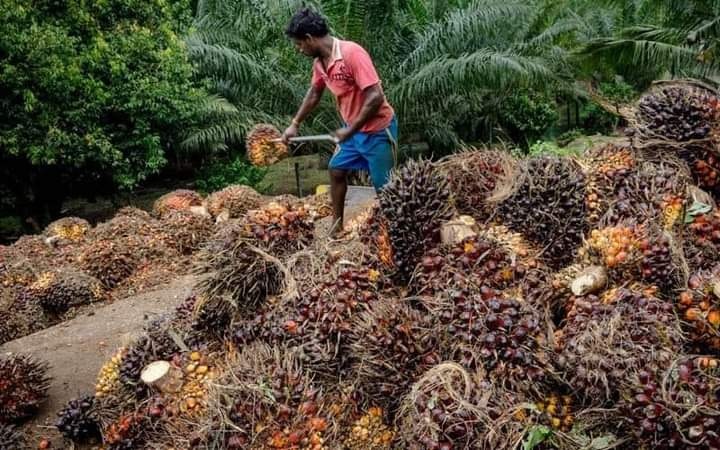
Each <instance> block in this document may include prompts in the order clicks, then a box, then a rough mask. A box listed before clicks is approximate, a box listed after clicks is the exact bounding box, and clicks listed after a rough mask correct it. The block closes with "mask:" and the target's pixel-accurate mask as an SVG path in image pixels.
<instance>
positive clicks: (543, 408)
mask: <svg viewBox="0 0 720 450" xmlns="http://www.w3.org/2000/svg"><path fill="white" fill-rule="evenodd" d="M572 406H573V400H572V397H571V396H569V395H558V394H551V395H549V396H547V397H545V398H543V399H542V400H539V401H536V402H535V413H536V415H537V416H538V417H537V418H535V419H536V420H537V422H538V423H540V424H542V425H545V426H548V427H551V428H553V429H555V430H559V431H562V432H564V433H569V432H570V431H571V430H572V427H573V424H574V423H575V416H574V415H573V408H572Z"/></svg>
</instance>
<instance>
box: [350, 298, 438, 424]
mask: <svg viewBox="0 0 720 450" xmlns="http://www.w3.org/2000/svg"><path fill="white" fill-rule="evenodd" d="M349 341H350V354H351V359H352V360H353V372H354V374H355V380H356V381H357V385H358V386H360V389H362V390H363V394H364V398H366V399H367V400H369V401H370V402H371V403H372V404H374V405H380V406H383V407H385V408H386V409H387V410H388V411H393V410H394V409H395V408H396V407H397V403H396V402H399V400H400V396H401V395H403V394H404V393H405V392H406V391H407V389H408V388H409V386H410V385H411V384H412V383H413V382H414V381H415V379H416V378H417V376H419V375H420V374H422V373H423V372H425V371H426V370H427V369H429V368H430V367H432V366H433V365H435V364H437V363H439V362H440V355H439V354H438V342H437V338H436V336H435V330H434V320H433V319H432V318H431V316H430V315H428V314H427V312H426V311H425V312H421V311H419V310H416V309H413V308H412V307H411V306H410V304H409V303H408V302H406V301H403V300H399V299H397V298H388V299H384V300H380V301H377V302H374V303H373V304H371V305H369V306H368V309H367V310H366V311H363V312H361V313H360V314H359V315H358V316H356V317H355V319H354V320H353V324H352V327H351V329H350V338H349Z"/></svg>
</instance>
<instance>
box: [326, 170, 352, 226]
mask: <svg viewBox="0 0 720 450" xmlns="http://www.w3.org/2000/svg"><path fill="white" fill-rule="evenodd" d="M347 175H348V171H347V170H342V169H333V168H331V169H330V198H331V200H332V205H333V224H332V227H331V228H330V234H331V235H333V234H336V233H338V232H339V231H342V229H343V217H344V216H345V195H347V187H348V184H347Z"/></svg>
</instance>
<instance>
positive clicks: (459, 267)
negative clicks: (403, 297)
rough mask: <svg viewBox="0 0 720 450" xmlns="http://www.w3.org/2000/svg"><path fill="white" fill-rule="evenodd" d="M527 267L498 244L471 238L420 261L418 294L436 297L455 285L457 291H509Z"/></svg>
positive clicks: (414, 282) (413, 285) (414, 286)
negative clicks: (491, 288)
mask: <svg viewBox="0 0 720 450" xmlns="http://www.w3.org/2000/svg"><path fill="white" fill-rule="evenodd" d="M524 272H525V268H524V266H523V265H521V264H518V263H517V262H516V260H515V258H513V256H512V255H511V253H510V252H509V251H508V250H507V249H506V248H505V247H504V246H502V245H500V244H499V243H498V242H496V241H494V240H492V239H486V238H481V237H468V238H466V239H464V240H463V241H462V242H460V243H458V244H457V245H455V246H453V247H450V248H447V247H441V248H433V249H431V250H429V251H428V252H427V253H426V254H425V255H424V256H423V257H422V259H421V260H420V264H419V265H418V268H417V270H416V273H415V275H414V276H413V279H412V282H411V286H410V287H411V288H412V290H413V291H414V292H416V293H418V294H421V295H427V296H434V295H436V294H439V293H442V292H444V291H445V290H447V289H448V287H449V286H452V287H454V288H456V289H477V288H480V287H481V286H486V287H493V288H498V289H501V288H505V287H507V286H508V285H509V284H510V283H512V282H513V281H515V279H516V277H522V275H523V274H524Z"/></svg>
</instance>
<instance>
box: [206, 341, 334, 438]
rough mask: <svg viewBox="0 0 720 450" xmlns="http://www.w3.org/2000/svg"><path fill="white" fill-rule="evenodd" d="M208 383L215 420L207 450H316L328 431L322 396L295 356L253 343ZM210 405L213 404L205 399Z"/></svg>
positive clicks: (292, 353)
mask: <svg viewBox="0 0 720 450" xmlns="http://www.w3.org/2000/svg"><path fill="white" fill-rule="evenodd" d="M233 356H234V357H233V359H232V360H231V361H230V363H229V366H228V368H227V370H226V371H225V373H223V374H221V375H220V376H219V377H218V378H217V379H216V382H215V383H214V387H215V389H214V390H213V395H214V396H215V397H216V398H215V399H214V401H215V402H216V403H218V404H219V406H218V407H217V408H219V411H217V413H219V414H220V415H221V417H226V418H227V419H229V421H230V422H231V425H230V424H228V423H226V422H225V420H223V419H220V420H217V419H219V418H213V419H214V420H213V421H212V422H211V423H212V424H213V429H211V431H210V433H209V438H210V444H211V445H210V446H211V447H213V448H227V449H232V450H240V449H249V448H252V449H255V448H257V449H260V448H263V449H288V450H289V449H298V448H308V449H318V450H319V449H321V448H324V447H323V442H324V438H323V432H325V431H326V429H327V427H328V422H327V418H326V417H325V413H324V412H323V408H324V400H323V397H322V394H321V393H320V392H319V391H318V390H317V389H316V388H315V387H314V386H313V382H312V380H311V379H310V378H309V377H308V376H307V375H306V374H305V373H304V372H303V369H302V365H301V363H300V360H299V358H298V356H297V354H296V353H294V352H292V351H289V350H280V349H279V348H278V347H270V346H267V345H265V344H262V343H256V344H253V345H250V346H248V347H246V348H244V349H243V351H242V352H241V353H240V354H236V355H233ZM211 401H213V400H212V399H211Z"/></svg>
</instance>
